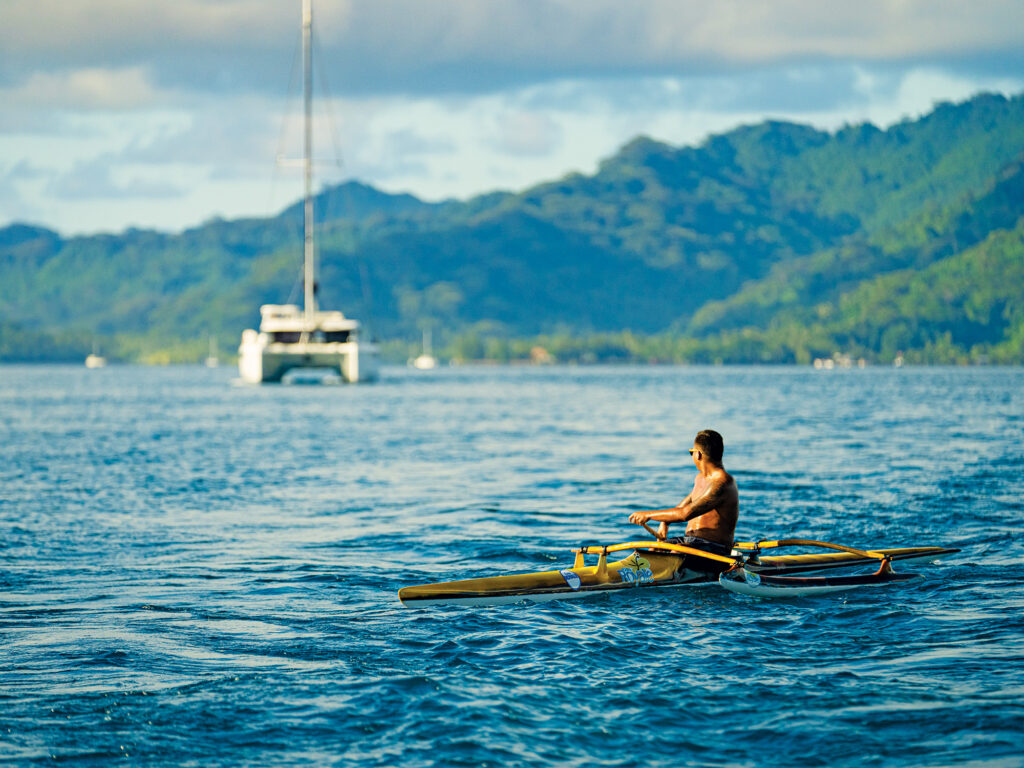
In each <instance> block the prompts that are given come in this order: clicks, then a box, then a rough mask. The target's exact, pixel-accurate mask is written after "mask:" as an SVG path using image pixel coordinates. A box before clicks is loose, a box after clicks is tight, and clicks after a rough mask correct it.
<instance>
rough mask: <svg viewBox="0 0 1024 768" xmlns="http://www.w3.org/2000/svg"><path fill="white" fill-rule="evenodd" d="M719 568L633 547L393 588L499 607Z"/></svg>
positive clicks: (410, 601)
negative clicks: (554, 565)
mask: <svg viewBox="0 0 1024 768" xmlns="http://www.w3.org/2000/svg"><path fill="white" fill-rule="evenodd" d="M874 551H876V552H880V553H883V554H886V555H889V556H890V558H891V559H892V560H894V561H896V560H904V561H909V560H920V559H929V560H934V559H935V558H936V557H938V556H940V555H944V554H947V553H950V552H953V551H956V550H949V549H944V548H942V547H904V548H900V549H880V550H874ZM877 562H878V561H877V560H874V559H872V558H865V557H860V556H858V555H854V554H850V553H847V552H829V553H824V554H812V555H776V556H771V557H762V558H760V560H759V561H757V562H756V563H749V562H748V563H747V564H746V565H745V566H744V567H745V568H746V569H747V570H748V571H751V572H754V573H759V574H766V575H793V574H799V573H807V572H812V571H827V570H831V569H834V568H850V567H854V566H860V565H869V564H877ZM721 570H722V567H721V564H719V563H714V562H712V561H709V560H702V559H701V558H697V557H694V556H691V555H687V556H681V555H678V554H670V553H664V552H658V551H645V550H644V549H643V548H637V549H636V550H634V551H633V552H632V553H631V554H629V555H628V556H627V557H624V558H623V559H621V560H618V561H615V562H610V563H600V562H599V563H598V564H597V565H591V566H583V567H573V568H563V569H560V570H552V571H540V572H537V573H522V574H514V575H507V576H488V577H484V578H478V579H463V580H460V581H447V582H438V583H436V584H423V585H420V586H414V587H403V588H402V589H400V590H398V598H399V600H401V601H402V604H403V605H405V606H429V605H504V604H508V603H518V602H524V601H531V602H544V601H548V600H572V599H576V598H581V597H592V596H594V595H599V594H606V593H610V592H620V591H627V590H633V589H650V588H664V587H681V586H695V585H700V584H716V583H717V582H718V574H719V572H720V571H721Z"/></svg>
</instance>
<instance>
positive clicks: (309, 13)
mask: <svg viewBox="0 0 1024 768" xmlns="http://www.w3.org/2000/svg"><path fill="white" fill-rule="evenodd" d="M302 84H303V94H302V96H303V106H304V107H305V147H304V154H303V171H304V174H305V177H306V178H305V182H306V193H305V194H306V197H305V206H304V208H305V239H304V244H303V254H304V269H303V273H304V278H305V281H304V282H305V302H304V305H305V313H306V324H307V328H309V329H312V327H313V321H314V318H315V315H316V255H315V253H314V251H313V160H312V157H313V0H302Z"/></svg>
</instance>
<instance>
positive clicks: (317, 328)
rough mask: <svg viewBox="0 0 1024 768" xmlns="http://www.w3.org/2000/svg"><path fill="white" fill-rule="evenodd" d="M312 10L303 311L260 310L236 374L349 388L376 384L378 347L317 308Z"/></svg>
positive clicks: (338, 316) (309, 11) (305, 1)
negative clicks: (325, 381)
mask: <svg viewBox="0 0 1024 768" xmlns="http://www.w3.org/2000/svg"><path fill="white" fill-rule="evenodd" d="M312 36H313V8H312V0H302V54H303V102H304V108H305V123H304V133H305V136H304V153H303V170H304V175H305V206H304V209H305V210H304V213H305V222H304V228H305V239H304V259H303V278H304V294H303V306H302V308H301V309H300V308H299V307H298V306H296V305H294V304H264V305H263V306H262V307H260V328H259V331H258V332H257V331H255V330H253V329H251V328H250V329H247V330H245V331H243V332H242V343H241V345H240V346H239V348H238V355H239V357H238V370H239V373H240V374H241V377H242V380H243V381H246V382H249V383H253V384H259V383H263V382H280V381H282V380H283V379H285V377H286V375H288V374H289V372H292V371H298V372H303V371H307V372H312V371H316V370H319V371H323V372H326V373H328V374H329V377H330V380H333V381H337V380H338V379H339V374H340V379H341V380H343V381H346V382H350V383H356V382H361V381H372V380H373V379H376V378H377V347H376V345H374V344H372V343H370V342H367V341H363V340H362V339H360V337H359V330H360V326H359V321H357V320H354V319H352V318H349V317H345V315H344V314H342V313H341V312H338V311H320V309H319V308H318V307H317V297H316V293H317V281H316V252H315V250H314V243H313V164H312V149H313V119H312V118H313V64H312V61H313V54H312V42H313V40H312Z"/></svg>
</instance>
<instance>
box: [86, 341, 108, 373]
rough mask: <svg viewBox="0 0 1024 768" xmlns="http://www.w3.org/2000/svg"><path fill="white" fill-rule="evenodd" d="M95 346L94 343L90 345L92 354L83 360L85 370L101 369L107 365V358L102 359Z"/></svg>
mask: <svg viewBox="0 0 1024 768" xmlns="http://www.w3.org/2000/svg"><path fill="white" fill-rule="evenodd" d="M98 349H99V348H98V347H97V346H96V342H93V343H92V352H91V353H89V355H87V356H86V358H85V367H86V368H102V367H103V366H105V365H106V364H107V358H105V357H103V356H102V355H101V354H100V353H99V351H98Z"/></svg>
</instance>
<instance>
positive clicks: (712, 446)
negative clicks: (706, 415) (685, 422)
mask: <svg viewBox="0 0 1024 768" xmlns="http://www.w3.org/2000/svg"><path fill="white" fill-rule="evenodd" d="M693 444H694V445H695V446H697V447H698V448H700V450H701V453H703V454H704V455H705V456H707V457H708V460H709V461H713V462H714V463H715V464H720V463H721V461H722V454H723V453H725V442H724V441H723V440H722V436H721V435H720V434H718V433H717V432H715V430H713V429H702V430H701V431H700V432H698V433H697V436H696V437H695V438H693Z"/></svg>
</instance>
